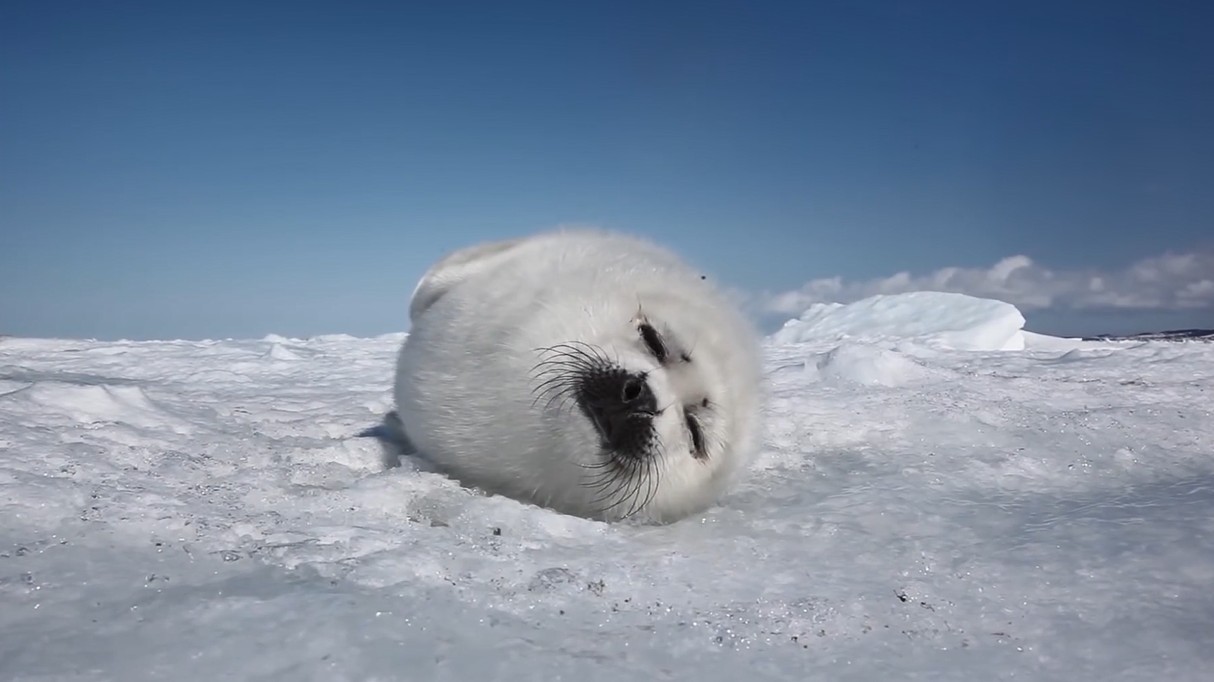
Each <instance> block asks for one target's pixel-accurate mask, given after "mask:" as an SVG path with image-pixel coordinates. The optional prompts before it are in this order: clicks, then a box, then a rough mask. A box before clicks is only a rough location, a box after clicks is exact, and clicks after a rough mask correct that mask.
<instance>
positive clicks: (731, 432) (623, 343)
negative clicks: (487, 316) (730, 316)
mask: <svg viewBox="0 0 1214 682" xmlns="http://www.w3.org/2000/svg"><path fill="white" fill-rule="evenodd" d="M645 293H646V292H643V291H638V292H634V293H633V295H634V296H637V297H640V298H641V300H642V301H644V300H645V298H647V297H646V296H645V295H644V294H645ZM620 300H622V299H620ZM605 307H606V308H609V309H610V308H613V307H616V306H611V305H608V306H605ZM686 307H687V306H678V305H675V304H674V302H672V301H670V300H669V292H667V293H664V294H658V295H656V296H655V297H654V300H653V303H652V306H648V305H645V304H644V303H642V307H641V308H640V309H639V310H637V311H636V312H635V313H634V314H633V315H631V316H629V317H623V316H622V315H621V314H619V313H618V312H617V313H616V315H615V317H616V319H617V320H619V323H618V324H617V325H610V324H609V323H608V324H603V323H602V321H601V317H600V316H606V315H607V314H608V313H607V312H606V311H602V310H594V309H592V310H590V311H589V312H588V316H587V318H586V322H587V324H586V325H585V328H584V329H581V330H579V331H581V332H582V334H581V339H576V338H575V339H570V340H567V341H562V342H559V343H556V344H554V345H551V346H547V347H544V348H541V349H539V351H538V353H539V357H540V360H539V362H537V363H536V364H535V366H534V368H533V370H532V377H533V379H532V391H533V393H534V395H535V403H536V405H537V406H539V407H541V408H542V409H544V410H546V411H549V412H552V413H554V414H555V415H557V418H562V417H563V418H568V416H569V415H574V416H576V417H581V418H582V419H583V420H584V421H585V422H586V423H587V424H588V425H589V426H590V427H591V428H592V431H593V439H592V440H593V448H591V449H590V454H591V457H590V460H589V461H583V462H582V463H581V466H582V467H583V468H584V469H585V473H584V475H583V477H582V479H583V480H581V482H580V485H582V486H584V487H586V488H587V489H588V490H589V491H590V492H591V493H592V496H591V497H589V498H588V506H589V508H590V509H592V510H593V515H594V516H598V517H603V518H612V519H623V518H630V517H634V516H638V517H640V518H644V519H648V520H658V521H661V520H668V519H669V518H677V517H679V516H683V515H685V514H686V513H688V512H690V511H693V510H696V509H699V508H702V507H704V506H707V505H708V504H709V503H710V502H711V501H712V500H713V499H715V497H716V496H717V495H718V494H719V493H720V490H721V487H722V486H723V484H724V482H725V480H726V479H727V477H728V476H729V474H731V473H732V472H733V471H734V470H735V469H736V468H737V467H738V465H739V464H741V463H742V461H743V460H745V459H747V458H748V457H749V455H750V454H751V450H752V449H753V446H754V443H753V440H754V432H755V429H756V427H757V424H756V422H757V403H758V396H757V392H756V390H755V384H756V383H757V377H756V376H755V363H750V362H748V360H749V359H750V358H751V356H750V355H749V354H748V351H749V350H750V349H749V348H747V347H746V345H745V344H744V343H741V342H739V340H738V339H736V338H729V334H722V333H720V332H721V330H712V329H705V327H704V325H703V323H699V324H696V323H695V320H693V319H691V318H690V317H689V315H687V311H686V310H685V308H686ZM690 307H692V308H694V307H695V306H690ZM701 319H703V318H701ZM591 320H595V321H596V322H598V323H597V324H591V323H590V321H591ZM591 329H595V330H597V333H587V332H590V330H591ZM731 331H734V332H736V328H732V329H731ZM680 332H682V333H680ZM585 338H595V342H590V341H586V340H582V339H585Z"/></svg>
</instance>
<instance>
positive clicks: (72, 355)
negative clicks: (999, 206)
mask: <svg viewBox="0 0 1214 682" xmlns="http://www.w3.org/2000/svg"><path fill="white" fill-rule="evenodd" d="M906 302H907V301H906V300H904V301H901V303H903V304H905V303H906ZM862 303H863V302H862ZM895 303H898V302H895ZM921 303H922V306H926V307H920V309H919V312H918V313H917V315H910V316H909V317H907V318H905V319H907V320H912V321H913V320H919V321H920V322H922V318H923V317H924V316H930V315H931V314H932V310H931V306H932V305H937V306H939V305H942V304H941V300H940V299H930V298H929V299H928V300H927V301H926V302H921ZM857 305H859V304H857ZM867 305H869V306H870V311H869V314H868V315H867V316H865V315H857V314H856V313H857V311H858V310H859V309H850V310H849V309H846V308H845V309H842V310H839V309H834V314H828V312H825V313H824V312H823V311H819V313H821V314H819V315H817V316H816V317H813V319H812V320H810V319H808V318H807V319H806V320H803V321H802V322H803V323H804V324H801V323H794V325H793V326H797V325H798V324H800V325H801V326H802V327H804V325H809V324H811V323H813V324H818V323H822V324H824V325H825V326H822V327H820V328H819V329H818V331H817V332H813V331H812V330H810V329H806V328H799V331H796V332H795V333H796V338H795V342H790V343H775V342H774V341H773V342H771V343H769V344H768V347H767V349H766V353H767V359H766V362H767V380H768V382H769V384H770V386H769V388H770V394H771V398H770V404H769V406H768V408H767V415H768V417H767V427H768V435H767V440H766V446H765V448H764V450H763V452H762V454H761V456H760V458H759V461H758V462H757V463H756V465H755V466H754V467H753V470H752V472H751V474H750V476H749V477H748V478H746V479H745V480H744V481H742V482H741V483H740V484H739V485H738V486H737V488H736V489H735V490H734V492H733V493H732V494H730V495H729V496H728V497H727V498H726V499H724V500H723V501H722V503H721V505H720V506H718V507H716V508H714V509H712V510H711V511H709V512H708V513H706V514H704V515H703V516H702V517H696V518H692V519H688V520H686V521H683V522H680V523H676V524H674V525H671V526H666V527H638V526H632V525H605V524H601V523H595V522H590V521H585V520H581V519H577V518H571V517H566V516H561V515H558V514H555V513H553V512H550V511H546V510H543V509H537V508H533V507H527V506H524V505H522V504H519V503H516V502H513V501H511V500H509V499H504V498H500V497H488V496H485V495H481V494H478V493H477V492H475V491H473V490H468V489H463V488H460V487H459V486H457V485H456V484H454V483H452V482H451V481H449V480H447V479H446V478H444V477H442V476H440V475H438V474H434V473H428V472H426V471H425V470H424V469H423V468H421V467H419V466H418V465H417V464H416V463H415V462H413V461H410V460H405V461H403V462H402V463H401V464H402V465H401V466H399V467H388V466H386V464H388V463H391V459H392V458H391V457H390V456H389V455H388V454H386V453H385V451H384V449H383V448H382V447H381V445H380V443H379V442H378V441H376V440H375V439H373V438H365V437H363V438H360V437H357V434H358V433H360V432H361V431H363V430H364V429H366V428H368V427H370V426H373V425H375V424H376V423H377V422H378V420H379V418H380V417H381V416H382V415H383V413H384V412H385V411H386V410H388V409H389V408H390V389H389V385H390V381H391V372H392V366H393V360H394V355H395V352H396V349H397V344H398V343H399V341H400V339H401V338H402V337H400V336H392V337H384V338H377V339H355V338H348V337H322V338H315V339H309V340H295V339H284V338H277V337H272V338H267V339H263V340H255V341H217V342H182V341H167V342H146V343H128V342H119V343H99V342H90V341H63V340H32V339H12V338H10V339H0V520H2V524H0V679H3V680H6V681H12V682H17V681H23V680H24V681H28V680H156V679H159V680H165V679H171V680H215V679H240V680H292V681H299V680H391V679H408V680H429V679H445V680H476V681H482V680H490V679H549V680H558V679H565V680H577V681H578V682H586V681H588V680H650V679H695V680H736V679H745V680H756V679H787V680H805V679H838V680H893V679H912V678H913V679H927V680H975V681H976V680H997V679H1025V680H1168V681H1169V682H1178V681H1187V680H1209V679H1212V678H1211V675H1212V674H1214V673H1211V672H1210V671H1212V670H1214V417H1212V415H1211V410H1212V409H1214V408H1211V407H1210V405H1211V404H1214V400H1212V399H1211V398H1212V397H1214V396H1211V395H1210V393H1211V392H1212V391H1211V386H1214V344H1201V343H1123V344H1107V343H1104V344H1102V343H1086V344H1081V343H1077V342H1060V341H1054V342H1053V343H1050V344H1044V345H1040V344H1035V343H1033V338H1034V337H1031V336H1029V337H1027V338H1028V340H1029V343H1027V346H1028V349H1027V350H1019V351H993V350H985V351H984V350H968V351H967V350H957V349H956V348H957V347H958V346H961V347H966V346H970V347H975V346H976V347H983V346H989V345H992V344H995V345H996V347H1003V346H1005V345H1006V343H1007V342H1008V339H1006V338H1004V339H1000V338H994V337H993V336H992V333H993V332H992V330H994V332H998V333H995V336H998V335H999V334H1003V333H1006V334H1012V335H1015V334H1016V333H1018V327H1017V329H1009V328H1008V325H1007V324H1006V323H1007V319H1006V318H1007V316H1008V315H1012V314H1015V315H1019V313H1018V312H1015V311H1014V309H1011V311H1010V312H1009V311H1008V310H1007V309H1006V308H999V307H998V306H981V305H979V306H976V307H974V308H973V309H972V310H971V315H970V319H969V321H968V323H966V320H960V321H958V320H957V319H952V320H951V321H948V323H947V324H945V323H944V317H943V316H937V318H936V319H938V320H940V321H941V322H940V324H939V325H937V327H939V328H938V329H936V330H935V331H936V332H941V333H945V332H946V334H945V335H944V336H941V335H940V334H939V333H935V332H933V331H932V330H931V329H927V328H924V327H922V326H920V327H916V328H913V329H912V328H910V327H908V326H906V325H899V324H893V323H892V322H891V321H890V319H876V318H874V317H873V315H875V314H877V313H874V312H873V310H876V307H872V306H874V303H873V302H871V301H870V302H868V303H867ZM877 307H879V306H877ZM837 315H843V316H844V317H842V318H839V317H837ZM849 316H850V317H849ZM954 317H955V316H954ZM929 326H930V325H929ZM1013 326H1015V325H1013ZM967 328H968V329H971V330H974V334H973V335H970V336H968V337H967V336H966V334H965V331H966V329H967ZM865 329H870V330H876V331H875V332H874V333H871V334H865V333H863V332H864V330H865ZM793 333H794V332H788V334H793ZM978 337H981V338H978ZM942 339H943V340H945V341H948V343H944V342H942ZM1042 348H1044V349H1042Z"/></svg>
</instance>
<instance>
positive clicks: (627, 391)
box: [623, 378, 644, 403]
mask: <svg viewBox="0 0 1214 682" xmlns="http://www.w3.org/2000/svg"><path fill="white" fill-rule="evenodd" d="M643 386H644V381H642V380H639V379H635V378H634V379H629V380H628V381H625V382H624V393H623V396H624V402H626V403H630V402H632V401H634V400H636V399H637V398H640V397H641V388H642V387H643Z"/></svg>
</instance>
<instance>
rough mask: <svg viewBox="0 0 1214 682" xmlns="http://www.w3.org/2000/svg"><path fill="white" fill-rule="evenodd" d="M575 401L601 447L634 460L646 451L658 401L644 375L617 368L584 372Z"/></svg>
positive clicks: (651, 435)
mask: <svg viewBox="0 0 1214 682" xmlns="http://www.w3.org/2000/svg"><path fill="white" fill-rule="evenodd" d="M577 398H578V406H579V407H581V409H582V412H583V413H584V414H585V415H586V416H587V417H589V418H590V421H592V422H594V426H595V428H596V429H598V432H599V435H600V436H601V437H602V439H603V446H604V447H606V448H610V449H612V450H615V451H618V452H620V453H621V454H626V455H633V456H637V457H640V456H642V455H644V454H645V452H647V451H648V449H649V445H650V443H651V441H652V439H653V417H654V415H656V414H657V411H658V401H657V398H655V397H654V395H653V390H652V389H651V388H649V382H648V381H647V380H646V377H645V375H644V374H640V373H633V372H629V371H627V370H625V369H622V368H619V367H615V368H611V369H608V370H600V371H596V372H590V373H587V374H585V375H583V376H582V379H581V382H580V384H579V386H578V395H577Z"/></svg>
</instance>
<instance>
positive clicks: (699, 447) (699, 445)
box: [686, 412, 705, 458]
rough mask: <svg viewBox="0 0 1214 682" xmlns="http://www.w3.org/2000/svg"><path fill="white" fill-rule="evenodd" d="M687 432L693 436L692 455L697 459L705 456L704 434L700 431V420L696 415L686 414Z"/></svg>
mask: <svg viewBox="0 0 1214 682" xmlns="http://www.w3.org/2000/svg"><path fill="white" fill-rule="evenodd" d="M686 415H687V416H686V419H687V432H688V433H690V434H691V454H693V455H695V456H696V457H697V458H699V457H703V456H704V454H705V453H704V432H703V431H701V430H700V420H698V419H696V418H695V415H693V414H692V413H690V412H688V413H686Z"/></svg>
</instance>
